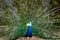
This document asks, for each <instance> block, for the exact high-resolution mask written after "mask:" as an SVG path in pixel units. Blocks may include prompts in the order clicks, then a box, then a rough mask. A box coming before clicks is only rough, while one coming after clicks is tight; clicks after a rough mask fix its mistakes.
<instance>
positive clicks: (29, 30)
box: [0, 0, 60, 40]
mask: <svg viewBox="0 0 60 40" xmlns="http://www.w3.org/2000/svg"><path fill="white" fill-rule="evenodd" d="M1 3H2V4H1V9H0V10H1V13H2V16H3V17H4V20H2V21H3V22H4V23H5V24H6V25H7V26H8V31H7V33H6V34H5V35H6V37H7V38H8V40H16V39H18V38H19V37H32V36H36V37H39V38H43V39H54V38H59V37H58V36H59V35H55V33H56V32H55V33H54V31H52V30H54V27H58V26H57V25H54V24H55V23H56V22H59V21H60V20H59V19H58V18H57V15H58V14H57V13H58V12H57V11H59V10H60V7H59V6H60V4H59V3H58V1H57V0H1ZM2 5H3V6H2ZM58 17H59V16H58ZM30 18H32V20H33V21H31V20H30ZM26 24H27V25H26ZM5 32H6V31H5ZM5 32H4V33H5ZM3 35H4V34H3Z"/></svg>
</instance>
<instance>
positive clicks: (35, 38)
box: [17, 36, 44, 40]
mask: <svg viewBox="0 0 60 40" xmlns="http://www.w3.org/2000/svg"><path fill="white" fill-rule="evenodd" d="M17 40H25V39H24V37H20V38H18V39H17ZM27 40H28V39H27ZM30 40H44V39H42V38H38V37H35V36H33V37H32V38H31V39H30Z"/></svg>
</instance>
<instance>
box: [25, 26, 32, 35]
mask: <svg viewBox="0 0 60 40" xmlns="http://www.w3.org/2000/svg"><path fill="white" fill-rule="evenodd" d="M26 35H32V26H28V30H27V32H26Z"/></svg>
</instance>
